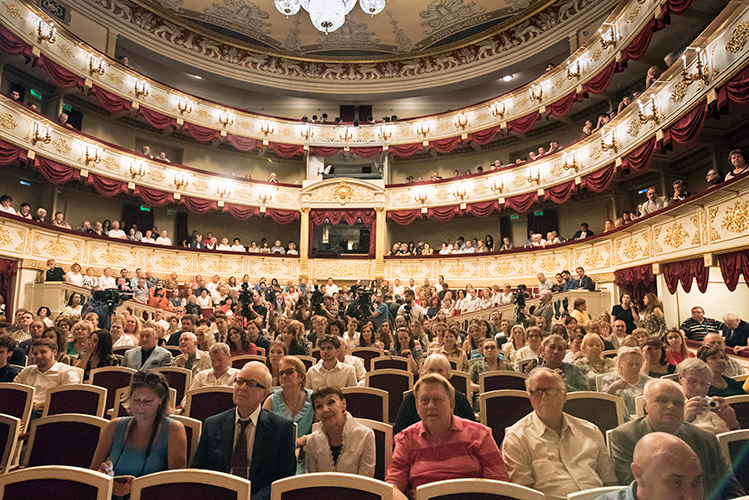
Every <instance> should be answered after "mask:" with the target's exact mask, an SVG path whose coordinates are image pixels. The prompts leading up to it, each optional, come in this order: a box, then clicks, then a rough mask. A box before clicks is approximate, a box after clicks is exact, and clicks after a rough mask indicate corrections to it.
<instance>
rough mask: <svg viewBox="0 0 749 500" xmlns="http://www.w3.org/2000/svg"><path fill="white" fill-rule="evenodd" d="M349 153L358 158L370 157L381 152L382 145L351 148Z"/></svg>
mask: <svg viewBox="0 0 749 500" xmlns="http://www.w3.org/2000/svg"><path fill="white" fill-rule="evenodd" d="M351 153H352V154H355V155H356V156H358V157H359V158H370V157H372V156H376V155H378V154H380V153H382V146H373V147H371V148H351Z"/></svg>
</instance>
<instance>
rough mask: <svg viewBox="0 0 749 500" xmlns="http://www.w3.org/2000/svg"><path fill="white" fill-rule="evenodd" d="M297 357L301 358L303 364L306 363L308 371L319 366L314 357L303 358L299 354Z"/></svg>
mask: <svg viewBox="0 0 749 500" xmlns="http://www.w3.org/2000/svg"><path fill="white" fill-rule="evenodd" d="M296 357H297V358H299V360H300V361H301V362H302V363H304V368H305V369H306V370H309V369H310V368H312V367H313V366H315V365H316V364H317V360H316V359H315V358H313V357H312V356H303V355H301V354H297V355H296Z"/></svg>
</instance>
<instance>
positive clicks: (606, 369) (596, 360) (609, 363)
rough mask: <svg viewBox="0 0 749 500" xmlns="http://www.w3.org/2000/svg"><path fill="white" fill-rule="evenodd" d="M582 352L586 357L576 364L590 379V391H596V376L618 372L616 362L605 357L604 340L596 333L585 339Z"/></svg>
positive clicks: (588, 335) (581, 347) (581, 348)
mask: <svg viewBox="0 0 749 500" xmlns="http://www.w3.org/2000/svg"><path fill="white" fill-rule="evenodd" d="M580 350H581V351H582V352H583V355H584V356H585V357H584V358H583V359H580V360H578V361H577V362H576V363H575V364H576V365H577V367H578V368H580V371H582V372H583V373H584V374H585V376H586V377H587V378H588V384H589V385H590V390H591V391H595V390H596V375H600V374H602V373H610V372H613V371H614V370H616V361H614V360H613V359H611V358H604V357H603V340H601V337H599V336H598V334H596V333H589V334H587V335H585V336H584V337H583V341H582V345H581V346H580Z"/></svg>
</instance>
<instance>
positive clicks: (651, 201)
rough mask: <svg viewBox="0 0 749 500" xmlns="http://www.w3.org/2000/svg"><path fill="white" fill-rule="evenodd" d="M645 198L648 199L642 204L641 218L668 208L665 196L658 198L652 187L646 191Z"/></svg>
mask: <svg viewBox="0 0 749 500" xmlns="http://www.w3.org/2000/svg"><path fill="white" fill-rule="evenodd" d="M645 196H647V197H648V200H647V201H646V202H645V203H643V204H642V210H641V211H640V216H641V217H645V216H646V215H649V214H652V213H653V212H657V211H658V210H660V209H662V208H665V207H667V206H668V199H667V198H666V197H665V196H658V191H657V190H656V189H655V187H653V186H650V187H649V188H648V189H647V191H646V193H645Z"/></svg>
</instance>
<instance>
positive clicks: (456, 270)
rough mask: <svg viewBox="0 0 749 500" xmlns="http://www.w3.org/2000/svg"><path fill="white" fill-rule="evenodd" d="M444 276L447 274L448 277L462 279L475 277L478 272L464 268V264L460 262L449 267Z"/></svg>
mask: <svg viewBox="0 0 749 500" xmlns="http://www.w3.org/2000/svg"><path fill="white" fill-rule="evenodd" d="M471 267H473V266H471ZM443 274H446V275H448V276H455V277H456V278H462V277H464V276H469V275H471V276H473V275H475V274H476V271H475V269H472V268H469V267H466V266H464V265H463V263H462V262H460V261H458V262H456V263H455V264H453V265H451V266H448V267H447V272H445V273H443Z"/></svg>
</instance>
